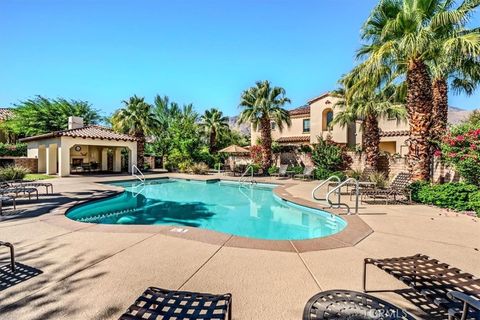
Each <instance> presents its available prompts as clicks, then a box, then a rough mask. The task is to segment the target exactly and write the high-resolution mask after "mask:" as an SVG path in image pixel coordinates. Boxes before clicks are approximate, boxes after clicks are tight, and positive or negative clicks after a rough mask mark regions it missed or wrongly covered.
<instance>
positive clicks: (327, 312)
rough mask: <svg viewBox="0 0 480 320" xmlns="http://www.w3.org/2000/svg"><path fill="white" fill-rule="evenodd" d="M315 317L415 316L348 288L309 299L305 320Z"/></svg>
mask: <svg viewBox="0 0 480 320" xmlns="http://www.w3.org/2000/svg"><path fill="white" fill-rule="evenodd" d="M313 319H316V320H318V319H325V320H326V319H332V320H333V319H352V320H354V319H355V320H357V319H358V320H364V319H379V320H380V319H384V320H387V319H392V320H393V319H398V320H400V319H405V320H407V319H408V320H410V319H411V320H414V319H415V318H414V317H413V316H411V315H409V314H408V313H406V312H405V311H403V310H402V309H401V308H399V307H396V306H394V305H393V304H391V303H388V302H386V301H384V300H382V299H379V298H377V297H374V296H371V295H368V294H365V293H361V292H356V291H348V290H330V291H324V292H320V293H317V294H316V295H314V296H313V297H311V298H310V300H308V302H307V304H306V305H305V309H304V310H303V320H313Z"/></svg>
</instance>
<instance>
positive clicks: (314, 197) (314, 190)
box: [312, 176, 340, 201]
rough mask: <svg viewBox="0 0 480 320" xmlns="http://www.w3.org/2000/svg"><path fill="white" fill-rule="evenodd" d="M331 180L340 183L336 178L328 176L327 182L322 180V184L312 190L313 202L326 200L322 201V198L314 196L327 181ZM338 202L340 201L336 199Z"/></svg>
mask: <svg viewBox="0 0 480 320" xmlns="http://www.w3.org/2000/svg"><path fill="white" fill-rule="evenodd" d="M332 180H337V183H340V178H339V177H337V176H330V177H329V178H328V179H327V180H324V181H323V182H322V183H320V184H319V185H318V186H316V187H315V188H314V189H313V190H312V198H313V199H314V200H318V201H321V200H327V198H325V199H322V198H317V197H316V196H315V192H316V191H317V190H318V189H320V188H321V187H323V186H324V185H325V184H327V182H329V181H332ZM338 200H339V201H340V197H339V198H338Z"/></svg>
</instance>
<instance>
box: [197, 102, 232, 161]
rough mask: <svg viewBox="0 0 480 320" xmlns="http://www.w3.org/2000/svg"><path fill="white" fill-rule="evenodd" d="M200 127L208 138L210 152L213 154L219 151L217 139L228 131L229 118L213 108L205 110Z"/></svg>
mask: <svg viewBox="0 0 480 320" xmlns="http://www.w3.org/2000/svg"><path fill="white" fill-rule="evenodd" d="M200 121H201V123H200V127H201V128H202V129H203V130H204V131H205V133H206V134H207V136H208V151H209V152H210V153H211V154H213V153H215V152H216V151H217V138H218V135H220V134H221V133H222V132H223V131H225V130H228V128H229V126H228V117H225V116H223V112H222V111H220V110H218V109H215V108H212V109H210V110H205V113H204V114H203V115H202V116H201V118H200Z"/></svg>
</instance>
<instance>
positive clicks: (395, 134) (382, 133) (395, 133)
mask: <svg viewBox="0 0 480 320" xmlns="http://www.w3.org/2000/svg"><path fill="white" fill-rule="evenodd" d="M409 134H410V132H409V131H408V130H395V131H380V137H399V136H408V135H409Z"/></svg>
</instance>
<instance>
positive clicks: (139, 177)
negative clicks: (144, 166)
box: [132, 164, 145, 183]
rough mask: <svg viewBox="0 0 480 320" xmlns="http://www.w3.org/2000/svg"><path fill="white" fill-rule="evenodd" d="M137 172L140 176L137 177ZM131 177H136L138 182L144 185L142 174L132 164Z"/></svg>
mask: <svg viewBox="0 0 480 320" xmlns="http://www.w3.org/2000/svg"><path fill="white" fill-rule="evenodd" d="M135 171H137V172H138V173H140V176H139V175H137V173H136V172H135ZM132 176H134V177H136V178H137V179H138V180H140V181H141V182H142V183H145V176H144V175H143V172H142V171H140V169H138V167H137V166H136V165H135V164H134V165H132Z"/></svg>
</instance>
